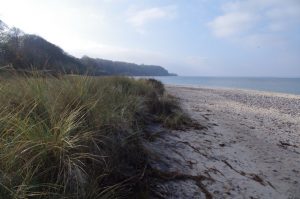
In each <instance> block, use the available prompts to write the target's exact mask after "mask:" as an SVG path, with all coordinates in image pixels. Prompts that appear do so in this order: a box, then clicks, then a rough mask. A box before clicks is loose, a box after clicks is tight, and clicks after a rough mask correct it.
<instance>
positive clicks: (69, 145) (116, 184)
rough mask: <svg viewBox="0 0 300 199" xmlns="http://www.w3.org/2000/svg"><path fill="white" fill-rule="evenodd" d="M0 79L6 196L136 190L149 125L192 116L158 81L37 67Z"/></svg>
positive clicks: (2, 191)
mask: <svg viewBox="0 0 300 199" xmlns="http://www.w3.org/2000/svg"><path fill="white" fill-rule="evenodd" d="M0 83H1V86H0V198H8V199H10V198H119V197H125V196H129V195H131V196H132V197H134V193H136V192H137V190H140V191H142V190H141V188H139V186H140V184H141V183H140V181H141V180H142V178H143V176H144V173H145V168H146V164H147V163H146V162H147V155H146V154H145V152H144V151H143V147H142V145H141V139H142V136H143V127H144V126H145V125H146V124H147V122H149V121H156V122H161V123H164V124H165V125H166V126H175V127H176V124H181V123H184V120H185V119H183V118H186V117H183V116H182V115H181V113H180V108H179V106H178V103H177V102H176V100H175V99H173V98H171V97H170V96H168V95H166V94H165V92H164V88H163V85H162V84H160V83H158V82H155V81H154V80H150V81H147V80H134V79H130V78H125V77H88V76H61V77H55V78H54V77H45V76H39V75H38V74H34V75H30V77H29V76H28V77H26V75H23V76H20V75H14V76H12V77H10V78H5V79H3V80H0ZM142 187H143V186H142Z"/></svg>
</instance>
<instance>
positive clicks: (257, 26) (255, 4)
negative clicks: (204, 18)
mask: <svg viewBox="0 0 300 199" xmlns="http://www.w3.org/2000/svg"><path fill="white" fill-rule="evenodd" d="M221 10H222V11H223V13H222V14H221V15H219V16H216V17H215V18H214V19H213V20H212V21H210V22H209V23H208V27H209V28H210V29H211V31H212V33H213V34H214V35H215V36H217V37H220V38H227V39H232V40H235V41H236V40H243V41H245V43H251V42H253V41H256V43H259V41H262V42H264V43H268V41H269V42H274V38H277V39H279V40H283V37H284V35H285V34H286V33H289V32H290V31H291V30H292V29H294V28H295V27H297V26H299V25H300V20H299V18H300V1H299V0H284V1H282V0H237V1H231V2H227V3H225V4H223V5H222V6H221ZM286 39H288V38H286ZM247 40H248V41H247ZM275 40H276V39H275ZM278 43H282V42H278Z"/></svg>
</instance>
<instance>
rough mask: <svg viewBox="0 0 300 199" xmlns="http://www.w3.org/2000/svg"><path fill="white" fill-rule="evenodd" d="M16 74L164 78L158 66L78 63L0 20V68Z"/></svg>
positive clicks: (101, 61) (84, 60)
mask: <svg viewBox="0 0 300 199" xmlns="http://www.w3.org/2000/svg"><path fill="white" fill-rule="evenodd" d="M7 65H12V66H13V67H14V68H15V69H17V70H31V69H36V70H43V71H47V72H49V73H53V74H55V73H67V74H71V73H72V74H88V75H132V76H168V75H171V74H169V72H168V71H167V70H166V69H164V68H163V67H161V66H154V65H137V64H134V63H127V62H120V61H111V60H104V59H98V58H97V59H92V58H90V57H87V56H84V57H83V58H81V59H78V58H76V57H74V56H72V55H69V54H67V53H66V52H65V51H64V50H62V49H61V48H60V47H58V46H56V45H55V44H52V43H50V42H48V41H46V40H45V39H44V38H42V37H40V36H37V35H30V34H26V33H24V32H23V31H21V30H20V29H18V28H10V27H8V26H7V25H6V24H5V23H4V22H2V21H1V20H0V66H7Z"/></svg>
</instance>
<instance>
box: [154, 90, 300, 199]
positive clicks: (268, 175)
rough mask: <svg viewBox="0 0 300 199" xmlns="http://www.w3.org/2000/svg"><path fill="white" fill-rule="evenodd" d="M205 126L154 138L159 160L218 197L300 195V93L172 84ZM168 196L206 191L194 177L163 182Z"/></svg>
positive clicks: (174, 92) (161, 165) (163, 193)
mask: <svg viewBox="0 0 300 199" xmlns="http://www.w3.org/2000/svg"><path fill="white" fill-rule="evenodd" d="M167 90H168V92H169V93H171V94H172V95H175V96H177V97H178V98H180V99H181V102H182V104H183V106H184V108H185V109H186V110H187V111H188V113H189V114H190V115H191V117H192V118H194V119H196V120H197V121H199V122H200V123H202V124H204V125H206V126H208V129H204V130H193V129H190V130H186V131H173V132H172V133H165V134H164V135H163V136H162V137H160V138H158V139H157V140H156V141H154V142H152V143H151V144H150V145H151V146H150V147H151V148H155V153H156V154H157V155H158V156H159V163H157V160H155V161H153V163H152V164H153V166H154V167H156V168H157V169H160V170H162V171H167V172H177V173H181V174H186V175H190V176H197V175H205V176H207V177H211V178H212V179H213V180H204V181H203V182H202V183H203V185H205V187H206V188H207V190H208V191H209V192H210V194H211V195H212V196H213V198H270V199H276V198H278V199H284V198H295V199H296V198H300V96H297V95H287V94H279V93H269V92H256V91H248V90H237V89H207V88H205V89H204V88H188V87H178V86H168V87H167ZM157 189H158V193H159V194H160V195H161V197H165V198H205V194H204V193H203V190H201V188H199V186H198V185H197V183H196V182H195V181H194V180H173V181H172V180H170V181H168V182H163V183H161V184H160V185H159V187H158V188H157Z"/></svg>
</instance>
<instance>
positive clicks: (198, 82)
mask: <svg viewBox="0 0 300 199" xmlns="http://www.w3.org/2000/svg"><path fill="white" fill-rule="evenodd" d="M152 78H155V79H157V80H160V81H162V82H163V83H165V84H175V85H189V86H204V87H219V88H220V87H223V88H241V89H252V90H260V91H271V92H282V93H291V94H297V95H300V78H262V77H184V76H168V77H165V76H163V77H152Z"/></svg>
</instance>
